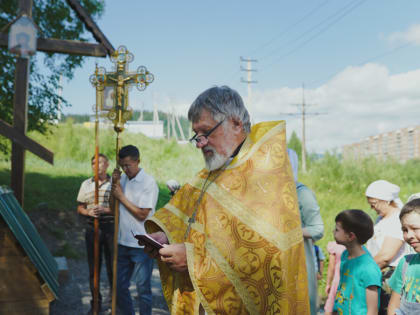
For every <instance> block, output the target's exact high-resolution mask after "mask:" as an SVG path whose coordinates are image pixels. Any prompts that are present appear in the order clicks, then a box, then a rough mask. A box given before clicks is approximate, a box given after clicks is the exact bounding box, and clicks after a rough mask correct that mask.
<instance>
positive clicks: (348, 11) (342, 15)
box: [267, 0, 366, 67]
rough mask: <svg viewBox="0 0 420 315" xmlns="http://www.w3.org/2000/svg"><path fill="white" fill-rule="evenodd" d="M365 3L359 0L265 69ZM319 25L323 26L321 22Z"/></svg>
mask: <svg viewBox="0 0 420 315" xmlns="http://www.w3.org/2000/svg"><path fill="white" fill-rule="evenodd" d="M365 1H366V0H361V1H359V2H357V3H355V4H353V6H351V7H350V8H348V9H347V10H345V11H344V12H342V13H341V15H339V16H338V17H336V18H335V19H333V20H332V22H330V23H328V24H327V25H326V26H325V27H323V28H321V30H320V31H318V32H317V33H315V34H314V35H313V36H312V37H310V38H308V39H307V40H305V41H304V42H302V43H301V44H300V45H298V46H296V47H295V48H293V49H292V50H290V51H289V52H287V53H285V54H283V55H282V56H280V57H279V58H277V59H275V60H274V61H273V62H272V63H270V64H269V65H268V66H267V67H270V66H272V65H273V64H275V63H277V62H279V61H280V60H281V59H284V58H285V57H288V56H290V55H291V54H292V53H294V52H295V51H297V50H298V49H300V48H302V47H303V46H305V45H306V44H308V43H309V42H311V41H312V40H314V39H315V38H317V37H318V36H319V35H321V34H322V33H324V32H325V31H326V30H328V29H329V28H330V27H332V26H333V25H334V24H336V23H337V22H338V21H340V20H341V19H342V18H344V17H345V16H346V15H348V14H349V13H350V12H352V11H353V10H354V9H356V8H357V7H359V6H360V5H361V4H362V3H363V2H365ZM328 19H329V18H328ZM321 24H323V22H322V23H321ZM309 32H310V31H308V32H307V33H309Z"/></svg>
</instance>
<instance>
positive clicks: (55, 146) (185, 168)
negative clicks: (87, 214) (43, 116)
mask: <svg viewBox="0 0 420 315" xmlns="http://www.w3.org/2000/svg"><path fill="white" fill-rule="evenodd" d="M29 136H30V137H31V138H32V139H34V140H35V141H37V142H39V143H41V144H42V145H43V146H45V147H46V148H48V149H49V150H51V151H52V152H54V166H51V165H50V164H48V163H46V162H44V161H42V160H41V159H39V158H37V157H35V156H34V155H33V154H31V153H29V152H28V154H27V156H26V157H27V158H26V164H25V173H26V176H25V209H26V210H29V211H30V210H31V209H33V208H37V207H39V205H40V204H42V205H45V203H47V204H48V206H49V207H51V208H55V209H63V208H64V209H73V210H74V208H75V205H76V197H77V192H78V189H79V188H80V184H81V182H82V181H83V180H84V179H86V178H87V177H89V176H91V175H92V169H91V165H90V159H91V157H92V156H93V154H94V149H95V147H94V146H95V139H94V129H93V128H87V127H84V126H83V125H79V124H73V123H72V122H71V121H67V122H66V123H65V124H59V125H58V126H56V127H54V128H53V129H52V130H51V133H50V134H48V135H41V134H39V133H30V134H29ZM99 142H100V151H101V152H103V153H104V154H106V155H107V156H108V157H109V158H110V168H109V169H108V171H109V173H111V172H112V169H113V168H114V167H115V164H116V162H115V142H116V134H115V132H114V131H113V130H112V129H105V128H104V129H101V130H100V139H99ZM127 144H133V145H135V146H137V147H138V148H139V149H140V158H141V162H140V167H142V168H144V169H145V171H146V172H147V173H149V174H150V175H152V176H153V177H154V178H155V179H156V181H157V182H158V185H159V187H160V191H161V194H160V196H159V203H158V206H162V205H163V204H164V203H165V201H167V200H168V199H169V191H168V190H167V189H166V185H165V182H166V181H167V180H168V179H171V178H173V179H176V180H178V181H179V182H180V183H184V182H185V181H187V180H188V179H189V178H190V177H192V176H193V175H194V174H195V173H197V172H198V171H199V170H200V169H201V168H203V166H204V162H203V158H202V156H201V153H200V151H199V150H197V149H196V148H195V147H193V146H192V145H190V144H178V143H177V142H176V141H167V140H165V139H158V140H157V139H150V138H147V137H146V136H144V135H142V134H133V133H129V132H126V131H124V132H123V133H122V134H121V146H124V145H127ZM48 179H50V180H48ZM9 184H10V162H9V161H6V157H3V159H0V185H9Z"/></svg>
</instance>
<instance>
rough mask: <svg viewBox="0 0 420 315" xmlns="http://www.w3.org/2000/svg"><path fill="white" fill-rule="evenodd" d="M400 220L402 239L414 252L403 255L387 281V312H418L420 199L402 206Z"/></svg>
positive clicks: (419, 294) (402, 314) (403, 313)
mask: <svg viewBox="0 0 420 315" xmlns="http://www.w3.org/2000/svg"><path fill="white" fill-rule="evenodd" d="M400 220H401V227H402V231H403V237H404V241H406V242H407V243H408V244H409V245H410V246H411V247H412V248H413V249H414V250H415V251H416V254H413V255H407V256H405V257H403V258H402V259H401V260H400V262H399V264H398V266H397V268H396V269H395V271H394V273H393V274H392V276H391V278H390V279H389V281H388V284H389V286H390V287H391V289H392V294H391V299H390V301H389V304H388V314H398V315H406V314H420V199H414V200H412V201H410V202H408V203H407V204H406V205H405V206H404V207H403V208H402V210H401V212H400Z"/></svg>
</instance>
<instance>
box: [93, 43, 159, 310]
mask: <svg viewBox="0 0 420 315" xmlns="http://www.w3.org/2000/svg"><path fill="white" fill-rule="evenodd" d="M110 57H111V61H112V62H113V63H114V64H115V71H114V72H106V70H105V68H103V67H100V68H98V67H96V69H95V73H94V74H92V75H91V76H90V82H91V83H92V85H93V86H94V87H95V88H96V105H95V112H96V128H95V130H96V139H97V140H96V141H97V142H98V134H97V133H98V112H101V116H105V117H107V118H108V119H109V120H111V121H112V123H113V124H114V130H115V132H116V133H117V141H116V152H115V153H116V161H117V165H116V166H117V168H118V167H119V163H118V162H119V161H118V152H119V151H120V133H121V132H122V131H123V130H124V124H125V122H126V121H127V120H128V119H130V117H131V114H132V109H131V107H130V106H129V102H128V92H129V88H130V86H132V85H136V86H137V89H138V90H140V91H143V90H144V89H146V87H147V86H148V85H149V84H150V83H152V82H153V80H154V77H153V74H151V73H150V72H149V71H148V70H147V69H146V67H144V66H140V67H138V68H137V72H129V71H128V63H130V62H132V61H133V59H134V56H133V54H132V53H130V52H129V51H128V50H127V48H125V47H124V46H120V47H118V49H117V50H115V51H114V53H113V54H112V55H111V56H110ZM96 147H97V148H98V144H97V145H96ZM96 151H97V152H99V149H97V150H96ZM115 184H117V185H119V183H115ZM111 207H112V208H113V209H114V248H113V257H114V258H113V271H112V276H113V280H112V313H111V314H112V315H115V314H116V307H117V304H116V303H117V299H116V293H117V257H118V228H119V206H118V200H114V204H113V205H111ZM95 233H96V232H95ZM95 235H96V234H95ZM95 237H96V236H95ZM95 252H96V254H95V255H97V256H98V255H99V249H97V248H95ZM95 263H96V261H95ZM95 268H97V267H96V266H95ZM95 273H96V271H95ZM96 279H97V278H96V276H95V275H94V281H98V280H96ZM95 283H96V282H95ZM96 287H98V286H96V285H95V288H96ZM95 296H97V293H96V292H95ZM94 300H95V301H96V299H95V298H94Z"/></svg>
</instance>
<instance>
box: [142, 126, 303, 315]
mask: <svg viewBox="0 0 420 315" xmlns="http://www.w3.org/2000/svg"><path fill="white" fill-rule="evenodd" d="M208 175H209V172H208V171H207V170H205V169H204V170H202V171H200V172H199V173H198V174H197V175H196V177H195V178H194V179H193V180H191V181H189V182H187V183H186V184H185V185H184V186H183V187H182V188H181V189H180V190H179V191H178V192H177V193H176V194H175V196H174V197H173V198H172V199H171V201H170V202H169V203H168V204H167V205H165V206H164V207H163V208H162V209H160V210H158V211H157V212H156V214H155V215H154V216H153V217H151V218H150V219H149V220H148V221H146V229H147V231H148V232H149V233H151V232H155V231H158V230H162V231H164V232H165V233H166V235H167V237H168V240H169V242H170V243H171V244H172V243H185V245H186V251H187V260H188V272H185V273H178V272H174V271H171V270H170V269H169V268H168V267H167V265H166V264H165V263H162V262H159V269H160V275H161V280H162V288H163V293H164V295H165V298H166V301H167V302H168V306H169V309H170V311H171V314H198V312H199V311H198V310H199V306H200V304H201V305H202V306H203V307H204V309H205V311H206V312H207V314H209V315H210V314H229V315H230V314H282V315H284V314H290V315H292V314H293V315H296V314H298V315H302V314H309V313H310V312H309V297H308V288H307V276H306V265H305V254H304V248H303V236H302V228H301V222H300V215H299V209H298V204H297V195H296V187H295V182H294V179H293V174H292V170H291V166H290V163H289V160H288V156H287V152H286V130H285V123H284V121H280V122H279V121H277V122H265V123H260V124H257V125H255V126H253V128H252V130H251V133H250V134H249V135H248V137H247V138H246V140H245V142H244V143H243V145H242V148H241V150H240V151H239V153H238V155H237V156H236V157H235V158H234V159H233V160H232V161H231V162H230V164H229V165H228V166H227V167H226V168H225V169H223V170H218V171H217V170H216V171H213V172H211V174H210V176H209V177H208ZM207 177H208V178H207ZM206 179H207V180H206ZM203 185H204V187H205V188H204V190H205V193H204V194H203V196H202V198H201V201H200V202H199V204H198V208H197V212H196V219H195V222H194V223H192V225H191V230H190V232H189V235H188V237H187V239H186V240H184V235H185V232H186V230H187V226H188V219H189V218H190V217H191V216H192V215H193V213H194V210H195V208H196V206H197V205H196V204H197V199H199V197H200V194H201V192H202V190H203Z"/></svg>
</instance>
